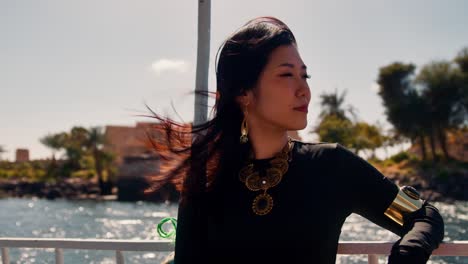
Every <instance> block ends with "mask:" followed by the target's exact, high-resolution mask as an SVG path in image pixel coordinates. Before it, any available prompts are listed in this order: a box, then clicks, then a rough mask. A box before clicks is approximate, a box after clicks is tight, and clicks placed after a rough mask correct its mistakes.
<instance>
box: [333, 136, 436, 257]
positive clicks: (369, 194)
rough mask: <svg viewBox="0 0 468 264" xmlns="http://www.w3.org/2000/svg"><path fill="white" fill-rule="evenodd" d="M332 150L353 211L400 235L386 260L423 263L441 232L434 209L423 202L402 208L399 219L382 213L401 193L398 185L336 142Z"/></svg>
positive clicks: (434, 247) (434, 246)
mask: <svg viewBox="0 0 468 264" xmlns="http://www.w3.org/2000/svg"><path fill="white" fill-rule="evenodd" d="M335 153H336V160H335V162H336V163H337V165H338V166H337V168H338V173H341V174H342V177H341V178H343V179H344V184H346V185H344V186H346V189H345V191H344V192H345V195H346V196H347V199H349V200H348V202H349V203H350V205H351V207H352V211H353V212H355V213H357V214H359V215H362V216H363V217H365V218H367V219H369V220H370V221H372V222H374V223H376V224H377V225H379V226H382V227H384V228H386V229H388V230H390V231H392V232H393V233H395V234H397V235H399V236H401V239H400V240H398V241H397V242H396V243H395V244H394V246H393V248H392V251H391V255H390V257H389V263H414V264H417V263H426V261H427V259H428V258H429V256H430V255H431V253H432V251H433V250H434V249H436V248H437V247H438V246H439V243H440V242H441V241H442V239H443V235H444V223H443V220H442V217H441V216H440V214H439V212H438V210H437V208H435V207H434V206H433V205H431V204H429V203H427V202H426V203H424V204H422V206H421V208H420V209H417V210H415V211H413V212H408V211H406V212H403V211H402V215H403V218H402V221H395V219H394V218H391V217H389V216H388V214H385V212H386V211H387V210H388V209H389V208H392V207H391V206H392V204H393V203H394V202H395V198H397V195H398V193H399V192H400V190H399V188H398V186H396V185H395V184H394V183H392V182H391V181H390V180H388V179H387V178H386V177H385V176H383V175H382V174H381V173H380V172H379V171H378V170H377V169H375V168H374V167H373V166H372V165H370V164H369V163H368V162H366V161H365V160H363V159H362V158H360V157H359V156H357V155H355V154H354V153H352V152H351V151H349V150H347V149H346V148H344V147H343V146H341V145H339V144H337V147H336V149H335Z"/></svg>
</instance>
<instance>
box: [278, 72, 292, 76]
mask: <svg viewBox="0 0 468 264" xmlns="http://www.w3.org/2000/svg"><path fill="white" fill-rule="evenodd" d="M280 76H281V77H291V76H293V74H292V73H289V72H288V73H283V74H280Z"/></svg>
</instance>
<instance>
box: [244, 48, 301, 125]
mask: <svg viewBox="0 0 468 264" xmlns="http://www.w3.org/2000/svg"><path fill="white" fill-rule="evenodd" d="M308 78H309V76H308V75H307V69H306V66H305V65H304V62H303V61H302V59H301V57H300V55H299V52H298V51H297V48H296V46H294V45H284V46H279V47H278V48H276V49H274V50H273V52H272V53H271V54H270V57H269V61H268V63H267V64H266V65H265V68H264V69H263V71H262V73H261V74H260V77H259V80H258V83H257V85H256V87H254V89H252V90H249V91H248V92H247V96H246V98H244V99H247V107H246V109H247V111H248V113H247V122H248V124H249V127H253V126H259V125H260V126H262V127H263V128H268V127H271V128H273V129H284V130H301V129H304V128H305V127H306V126H307V110H308V106H309V101H310V89H309V85H308V84H307V79H308ZM244 102H245V101H244ZM244 106H245V104H244ZM243 109H245V107H244V108H243Z"/></svg>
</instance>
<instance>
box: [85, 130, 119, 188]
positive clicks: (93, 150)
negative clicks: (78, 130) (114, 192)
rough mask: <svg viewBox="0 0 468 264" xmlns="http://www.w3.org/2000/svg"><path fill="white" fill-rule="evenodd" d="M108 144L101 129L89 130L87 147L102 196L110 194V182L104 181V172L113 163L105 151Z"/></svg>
mask: <svg viewBox="0 0 468 264" xmlns="http://www.w3.org/2000/svg"><path fill="white" fill-rule="evenodd" d="M105 143H106V140H105V136H104V133H103V132H102V128H101V127H92V128H90V129H89V130H88V136H87V140H86V143H85V144H86V147H87V148H88V150H89V151H90V154H91V155H92V157H93V160H94V169H95V171H96V175H97V177H98V184H99V189H100V190H101V194H102V195H105V194H110V191H111V190H110V189H109V188H107V187H108V186H109V180H108V179H104V170H105V168H106V167H108V165H109V164H110V163H111V162H112V160H113V156H112V155H111V154H110V153H109V152H106V151H104V150H103V147H104V144H105Z"/></svg>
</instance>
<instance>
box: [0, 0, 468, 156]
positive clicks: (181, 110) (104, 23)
mask: <svg viewBox="0 0 468 264" xmlns="http://www.w3.org/2000/svg"><path fill="white" fill-rule="evenodd" d="M197 7H198V1H195V0H191V1H188V0H181V1H158V0H140V1H130V0H100V1H95V0H80V1H71V0H42V1H33V0H29V1H28V0H20V1H8V0H0V145H1V146H3V147H4V148H5V149H6V150H7V151H8V152H7V153H4V154H3V155H2V157H3V158H4V159H9V160H13V159H14V153H15V150H16V149H17V148H28V149H29V150H30V157H31V158H32V159H38V158H47V157H49V156H50V155H51V151H50V150H49V149H47V148H46V147H45V146H43V145H42V144H41V143H40V142H39V139H40V138H41V137H43V136H45V135H47V134H49V133H58V132H63V131H69V130H70V129H71V128H72V127H73V126H84V127H92V126H105V125H124V126H134V125H135V123H136V122H139V121H153V120H152V119H149V118H145V117H141V116H138V115H142V114H147V113H148V112H147V110H146V108H145V103H146V104H147V105H148V106H150V107H151V108H152V109H154V110H156V111H157V112H159V113H163V114H164V113H167V114H168V115H170V116H172V117H177V115H175V114H174V111H173V109H172V107H171V104H172V105H174V108H175V109H176V110H177V113H178V114H179V115H180V117H181V118H182V120H181V121H185V122H190V121H192V120H193V108H194V102H193V101H194V97H193V95H191V94H190V92H191V91H193V89H194V86H195V70H196V69H195V66H196V54H197V15H198V13H197V12H198V10H197ZM466 10H468V1H463V0H450V1H433V0H414V1H406V0H392V1H390V0H389V1H379V0H353V1H344V0H342V1H336V0H323V1H318V0H289V1H276V0H259V1H255V0H248V1H247V0H237V1H222V0H218V1H212V3H211V12H212V13H211V43H210V54H211V55H210V70H209V89H210V90H211V91H215V90H216V87H215V85H214V84H215V76H214V63H215V54H216V51H217V49H218V47H219V46H220V45H221V43H222V42H223V40H224V39H225V38H226V37H228V36H229V35H230V34H231V33H232V32H234V31H235V30H236V29H237V28H239V27H240V26H242V25H243V24H244V23H246V22H247V21H248V20H250V19H252V18H254V17H258V16H265V15H268V16H275V17H277V18H279V19H281V20H283V21H284V22H285V23H286V24H287V25H288V26H289V27H290V28H291V30H292V31H293V32H294V34H295V36H296V39H297V42H298V47H299V52H300V54H301V56H302V59H303V60H304V62H305V63H306V65H307V67H308V69H309V70H308V71H309V74H310V75H311V77H312V78H311V79H310V80H309V85H310V88H311V93H312V101H311V105H310V107H309V115H308V126H307V128H306V129H304V130H302V131H300V132H299V134H300V135H302V136H303V138H304V140H306V141H314V140H316V139H314V136H313V135H311V134H310V131H311V130H312V129H313V127H314V126H316V124H317V116H318V114H319V111H320V107H319V96H320V94H322V93H324V92H327V93H329V92H333V91H335V90H336V89H338V91H344V90H346V91H347V96H346V102H347V104H349V105H352V106H354V107H355V108H356V109H357V113H358V116H359V118H360V119H361V120H363V121H366V122H369V123H372V124H375V123H376V122H380V123H381V124H382V125H384V127H385V128H390V125H389V124H388V123H387V122H386V117H385V114H384V108H383V106H382V101H381V99H380V97H379V96H378V94H377V91H378V86H377V84H376V83H375V81H376V79H377V75H378V71H379V68H380V67H383V66H385V65H388V64H390V63H392V62H395V61H401V62H405V63H414V64H415V65H416V66H417V67H418V68H417V69H419V68H420V67H421V66H422V65H424V64H426V63H429V62H431V61H433V60H452V59H453V58H454V57H455V56H456V54H457V52H459V51H460V50H461V49H462V48H463V47H465V46H468V27H467V26H466V25H468V16H467V15H466Z"/></svg>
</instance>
